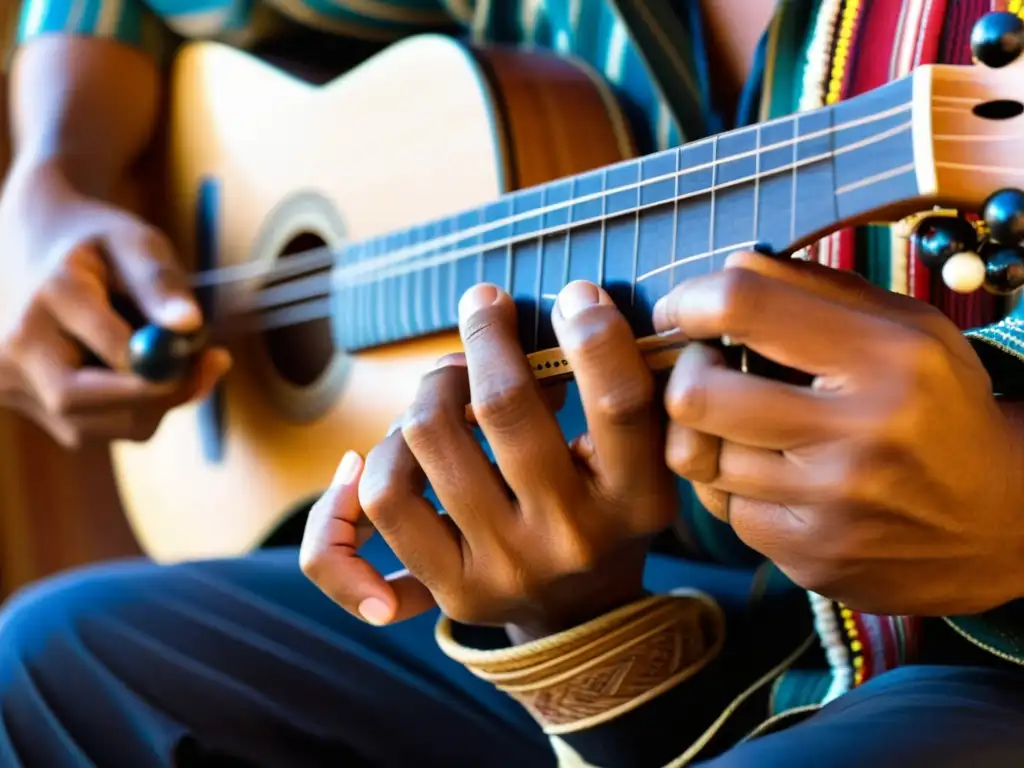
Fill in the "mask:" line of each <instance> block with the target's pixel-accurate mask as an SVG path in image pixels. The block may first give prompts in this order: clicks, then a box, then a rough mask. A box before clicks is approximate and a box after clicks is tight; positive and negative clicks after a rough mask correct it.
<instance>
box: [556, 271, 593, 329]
mask: <svg viewBox="0 0 1024 768" xmlns="http://www.w3.org/2000/svg"><path fill="white" fill-rule="evenodd" d="M600 303H601V289H600V288H598V287H597V286H596V285H594V284H593V283H588V282H586V281H585V280H577V281H576V282H574V283H569V284H568V285H567V286H565V288H563V289H562V292H561V293H560V294H558V311H559V312H561V313H562V317H564V318H565V319H566V320H568V319H569V318H570V317H572V316H573V315H578V314H579V313H580V312H582V311H583V310H584V309H586V308H587V307H593V306H594V305H596V304H600Z"/></svg>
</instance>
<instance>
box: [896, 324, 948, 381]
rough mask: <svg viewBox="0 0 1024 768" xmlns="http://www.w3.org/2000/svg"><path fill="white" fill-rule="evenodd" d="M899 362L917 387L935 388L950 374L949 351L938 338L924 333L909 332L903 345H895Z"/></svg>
mask: <svg viewBox="0 0 1024 768" xmlns="http://www.w3.org/2000/svg"><path fill="white" fill-rule="evenodd" d="M893 352H894V354H895V355H897V358H896V359H897V360H898V361H902V366H903V369H904V370H905V371H906V372H907V374H908V375H909V376H910V378H911V382H910V383H912V384H913V385H916V386H922V385H923V386H927V387H928V388H929V389H931V388H932V387H934V385H935V382H936V380H938V379H940V378H942V377H944V376H945V375H946V374H947V373H948V372H949V364H950V355H949V351H948V349H947V348H946V346H945V344H943V343H942V342H941V341H940V340H939V339H938V338H936V337H935V336H932V335H931V334H929V333H925V332H923V331H914V330H909V329H908V330H907V332H906V335H905V338H904V339H903V341H902V343H898V344H896V345H894V347H893Z"/></svg>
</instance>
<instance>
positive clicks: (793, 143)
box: [345, 120, 912, 324]
mask: <svg viewBox="0 0 1024 768" xmlns="http://www.w3.org/2000/svg"><path fill="white" fill-rule="evenodd" d="M795 122H796V121H795V120H794V123H795ZM906 127H907V125H899V126H896V127H895V128H893V129H888V130H886V131H883V132H881V133H878V134H875V135H873V136H871V137H868V138H866V139H860V140H857V141H855V142H851V143H850V144H848V145H844V146H843V147H842V148H840V150H830V151H827V152H823V153H820V154H819V155H816V156H813V157H810V158H806V159H804V160H800V159H799V154H798V150H799V142H800V141H802V140H805V139H807V138H808V137H805V136H801V135H800V128H799V126H797V125H795V126H794V129H795V138H794V139H793V140H791V141H789V142H785V143H789V144H790V145H791V146H792V147H793V154H794V155H795V156H796V157H797V160H796V162H794V163H792V164H791V167H790V169H789V170H791V171H792V172H793V176H794V177H796V176H797V170H798V169H799V167H800V166H801V165H804V164H810V163H813V162H817V161H819V160H822V159H825V158H828V157H834V156H835V154H837V152H841V151H844V150H849V149H851V148H854V147H861V146H868V145H870V144H873V143H875V142H877V141H880V140H882V139H883V138H886V137H887V136H891V135H896V134H898V133H900V132H902V131H904V130H905V129H906ZM755 131H756V127H755ZM755 138H756V140H757V144H758V145H760V144H761V142H760V139H759V136H758V135H757V133H755ZM712 140H713V141H714V139H712ZM715 143H717V142H715ZM763 149H764V148H762V151H763ZM713 151H714V155H715V160H714V162H713V163H712V164H711V167H712V176H713V182H712V184H713V188H712V189H711V190H710V191H711V193H712V197H713V198H714V196H715V194H716V193H717V191H718V187H719V185H718V184H717V175H718V174H717V166H718V165H719V164H720V163H721V162H724V161H725V160H727V159H732V158H731V157H730V158H726V159H721V158H718V157H717V146H713ZM755 159H756V165H758V166H759V165H760V162H759V159H760V154H759V153H757V154H755ZM905 169H911V170H912V164H911V165H908V166H901V167H900V169H897V170H899V171H900V172H902V171H903V170H905ZM775 170H776V171H784V170H786V169H785V168H780V169H775ZM762 172H763V170H762V169H761V168H759V167H758V168H756V170H755V173H754V175H753V176H752V177H747V178H744V179H737V180H735V181H734V182H731V183H730V184H726V185H722V187H723V188H724V187H726V186H733V185H735V184H736V183H746V182H749V181H751V180H752V181H753V182H754V183H755V187H756V188H757V189H756V197H755V202H756V203H757V204H758V205H759V200H760V194H759V182H760V178H761V175H762ZM774 172H775V171H773V172H772V173H771V174H768V173H765V174H764V175H765V176H768V175H774ZM893 173H895V172H893ZM887 175H891V174H887V173H882V174H876V176H875V177H872V180H874V178H876V177H878V178H883V177H885V176H887ZM644 181H645V180H644V179H643V170H642V167H640V165H639V164H637V183H636V184H635V185H626V188H629V186H633V188H634V189H636V190H637V208H636V209H635V210H634V211H633V213H634V216H635V222H634V234H635V237H634V251H635V252H636V251H638V247H639V244H638V240H639V221H638V219H639V214H640V210H641V209H644V208H647V207H651V205H641V204H640V201H641V195H640V190H641V189H642V188H643V187H644V186H646V185H645V183H644ZM570 183H571V184H573V185H574V184H575V179H572V180H570ZM865 183H866V182H865ZM619 189H621V188H617V189H616V191H619ZM705 191H706V190H705ZM841 191H842V190H837V194H839V193H840V192H841ZM604 192H605V193H606V192H607V190H604ZM698 193H699V192H698ZM698 193H693V194H691V195H686V196H677V197H678V199H683V197H688V196H693V195H695V194H698ZM791 194H795V192H793V188H791ZM574 195H575V189H573V196H574ZM573 199H575V197H573ZM664 202H665V201H661V202H660V204H664ZM572 205H573V206H574V207H575V206H578V202H574V203H572ZM652 205H653V204H652ZM543 207H544V208H545V209H546V210H551V209H553V208H556V207H557V206H543ZM791 207H792V206H791ZM602 208H603V209H606V203H605V204H603V205H602ZM570 213H571V212H570ZM616 213H625V214H628V213H630V211H628V210H627V211H621V212H616ZM792 213H793V211H791V214H792ZM477 214H478V218H480V217H482V211H477ZM530 215H532V216H536V215H537V212H536V210H534V211H532V212H531V213H530ZM605 216H606V213H605V214H604V215H602V216H598V217H596V220H597V221H599V222H602V221H604V218H605ZM590 221H591V220H581V221H579V222H575V221H572V217H571V215H570V221H569V225H568V226H567V227H565V228H563V229H565V230H568V232H571V230H572V228H574V227H575V226H582V225H586V224H588V223H590ZM790 223H791V232H793V233H794V235H795V219H794V218H793V217H792V216H791V222H790ZM754 228H755V230H758V229H759V222H758V221H757V220H756V219H755V223H754ZM551 229H552V230H553V231H558V229H559V228H557V227H556V228H551ZM548 234H549V231H548V230H543V231H542V232H541V233H540V236H546V235H548ZM534 236H537V235H534ZM712 237H713V234H712ZM481 239H482V238H481ZM567 240H568V238H567ZM712 242H713V240H712ZM570 243H571V241H568V242H567V245H569V247H570V248H571V245H570ZM373 245H374V247H375V248H380V246H381V242H380V240H379V239H378V240H377V241H374V243H373ZM491 247H493V245H492V246H491ZM385 250H386V249H385ZM465 255H469V254H459V255H457V256H455V257H454V258H462V257H463V256H465ZM433 256H434V258H433V259H432V261H431V262H430V263H449V262H450V261H453V260H454V259H449V258H445V259H443V260H440V261H439V259H438V258H437V254H433ZM570 258H571V254H570ZM635 261H636V259H635ZM429 265H430V264H429V263H428V264H412V265H396V266H399V267H400V268H402V267H405V266H411V267H412V268H413V269H421V268H423V267H425V266H429ZM345 271H348V270H345ZM403 271H404V270H403ZM636 271H637V268H636V267H635V269H634V274H635V273H636ZM390 276H394V275H390ZM385 279H386V278H385ZM372 281H373V282H376V280H372ZM637 282H639V279H637V280H634V284H633V286H632V301H633V302H634V303H635V299H636V283H637ZM378 324H380V319H379V318H378Z"/></svg>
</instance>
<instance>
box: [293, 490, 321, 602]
mask: <svg viewBox="0 0 1024 768" xmlns="http://www.w3.org/2000/svg"><path fill="white" fill-rule="evenodd" d="M317 503H318V504H319V502H317ZM299 570H301V571H302V574H303V575H304V576H305V577H306V578H307V579H309V580H310V581H312V582H314V583H316V581H317V579H318V578H319V576H320V574H321V573H322V570H323V552H321V551H320V550H318V549H314V548H313V547H311V546H308V545H305V544H304V545H303V546H302V547H301V548H300V549H299Z"/></svg>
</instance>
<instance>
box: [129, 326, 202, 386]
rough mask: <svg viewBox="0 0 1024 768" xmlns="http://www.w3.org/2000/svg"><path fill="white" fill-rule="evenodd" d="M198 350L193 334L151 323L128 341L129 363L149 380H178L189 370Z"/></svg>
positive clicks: (138, 373) (137, 372) (137, 373)
mask: <svg viewBox="0 0 1024 768" xmlns="http://www.w3.org/2000/svg"><path fill="white" fill-rule="evenodd" d="M194 351H195V343H194V341H193V339H192V338H191V337H190V336H186V335H182V334H180V333H175V332H174V331H171V330H168V329H167V328H161V327H160V326H158V325H147V326H144V327H142V328H140V329H139V330H137V331H136V332H135V333H133V334H132V337H131V340H130V341H129V342H128V365H129V366H130V368H131V370H132V372H133V373H135V374H136V375H138V376H141V377H142V378H143V379H146V380H147V381H156V382H163V381H174V380H175V379H180V378H181V377H183V376H184V375H185V374H186V373H187V372H188V369H189V367H190V365H191V363H192V356H193V354H194Z"/></svg>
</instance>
